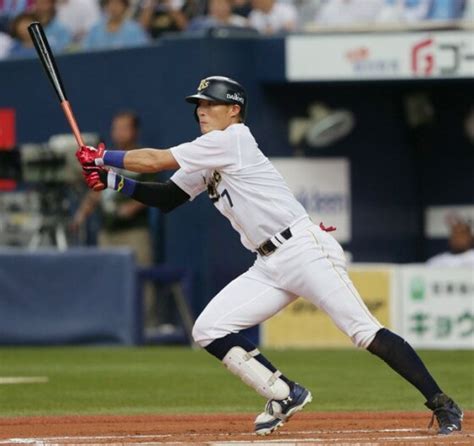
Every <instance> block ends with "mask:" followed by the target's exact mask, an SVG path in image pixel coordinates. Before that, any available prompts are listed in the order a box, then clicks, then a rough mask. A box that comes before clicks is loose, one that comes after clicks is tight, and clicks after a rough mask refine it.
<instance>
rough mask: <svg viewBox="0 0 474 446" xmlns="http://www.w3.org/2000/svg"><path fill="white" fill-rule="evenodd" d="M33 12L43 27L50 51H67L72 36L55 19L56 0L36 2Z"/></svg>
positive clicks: (39, 0) (38, 0) (37, 0)
mask: <svg viewBox="0 0 474 446" xmlns="http://www.w3.org/2000/svg"><path fill="white" fill-rule="evenodd" d="M33 12H34V13H35V15H36V17H37V18H38V21H39V22H40V23H41V24H42V25H43V28H44V32H45V34H46V37H47V38H48V42H49V44H50V46H51V48H52V50H53V51H55V52H61V51H64V50H65V49H67V48H68V46H69V45H70V44H71V42H72V35H71V33H70V32H69V31H68V29H67V28H66V27H65V26H64V25H63V24H62V23H61V22H59V20H58V19H57V17H56V0H36V1H35V3H34V5H33Z"/></svg>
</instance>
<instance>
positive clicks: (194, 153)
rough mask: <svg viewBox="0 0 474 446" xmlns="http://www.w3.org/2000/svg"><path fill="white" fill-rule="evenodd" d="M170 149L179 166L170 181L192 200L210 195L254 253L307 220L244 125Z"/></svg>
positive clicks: (300, 206)
mask: <svg viewBox="0 0 474 446" xmlns="http://www.w3.org/2000/svg"><path fill="white" fill-rule="evenodd" d="M170 150H171V152H172V154H173V156H174V158H175V159H176V161H177V162H178V164H179V166H180V169H179V170H178V171H177V172H175V174H174V175H173V176H172V177H171V180H172V181H173V182H174V183H175V184H176V185H177V186H178V187H180V188H181V189H183V190H184V191H185V192H186V193H187V194H188V195H189V196H190V197H191V200H192V199H194V198H195V197H196V196H197V195H199V194H200V193H201V192H203V191H205V190H207V193H208V195H209V198H210V199H211V200H212V202H213V203H214V205H215V206H216V208H217V209H218V210H219V211H220V212H221V213H222V214H223V215H224V216H225V217H227V218H228V219H229V221H230V223H231V224H232V226H233V228H234V229H235V230H236V231H237V232H238V233H239V234H240V239H241V241H242V244H243V245H244V246H245V247H246V248H247V249H249V250H251V251H255V250H256V248H258V247H259V246H260V245H261V244H262V243H263V242H265V241H266V240H268V239H269V238H271V237H273V236H274V235H275V234H277V233H278V232H281V231H282V230H284V229H285V228H287V227H288V226H290V225H291V224H293V223H295V222H297V221H298V220H300V219H303V218H306V217H307V213H306V211H305V209H304V208H303V206H302V205H301V204H300V203H299V202H298V201H297V200H296V198H295V197H294V195H293V194H292V193H291V191H290V189H289V188H288V186H287V185H286V183H285V180H284V179H283V177H282V176H281V175H280V173H279V172H278V171H277V170H276V169H275V167H274V166H273V165H272V163H271V162H270V161H269V160H268V158H267V157H266V156H265V155H264V154H263V153H262V152H261V151H260V149H259V148H258V145H257V142H256V141H255V139H254V137H253V136H252V134H251V133H250V130H249V128H248V127H246V126H245V125H244V124H232V125H230V126H229V127H227V128H226V129H225V130H213V131H211V132H209V133H206V134H204V135H202V136H200V137H199V138H196V139H195V140H194V141H192V142H188V143H184V144H180V145H178V146H175V147H172V148H171V149H170Z"/></svg>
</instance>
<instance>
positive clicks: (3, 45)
mask: <svg viewBox="0 0 474 446" xmlns="http://www.w3.org/2000/svg"><path fill="white" fill-rule="evenodd" d="M12 45H13V39H12V38H11V37H10V36H9V35H8V34H6V33H3V32H1V31H0V60H2V59H5V58H7V57H8V54H9V53H10V49H11V47H12Z"/></svg>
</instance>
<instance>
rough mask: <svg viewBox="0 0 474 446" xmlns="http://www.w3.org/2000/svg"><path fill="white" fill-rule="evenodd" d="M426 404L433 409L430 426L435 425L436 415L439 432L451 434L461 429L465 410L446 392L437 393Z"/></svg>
mask: <svg viewBox="0 0 474 446" xmlns="http://www.w3.org/2000/svg"><path fill="white" fill-rule="evenodd" d="M425 406H426V407H428V408H429V409H431V410H432V411H433V416H432V417H431V422H430V424H429V426H428V428H430V427H431V426H432V425H433V422H434V418H435V416H436V419H437V420H438V425H439V430H438V434H440V435H449V434H451V433H453V432H455V431H460V430H461V422H462V419H463V412H462V410H461V408H460V407H459V406H458V405H457V404H456V403H455V402H454V401H453V400H452V399H451V398H450V397H449V396H447V395H445V394H444V393H437V394H436V395H435V396H434V397H433V398H431V400H429V401H427V402H426V403H425Z"/></svg>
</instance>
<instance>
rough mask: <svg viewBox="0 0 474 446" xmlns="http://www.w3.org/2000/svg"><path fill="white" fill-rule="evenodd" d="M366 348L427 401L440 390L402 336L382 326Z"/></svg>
mask: <svg viewBox="0 0 474 446" xmlns="http://www.w3.org/2000/svg"><path fill="white" fill-rule="evenodd" d="M367 350H368V351H369V352H370V353H372V354H374V355H376V356H378V357H379V358H381V359H383V360H384V361H385V362H386V363H387V364H388V365H389V366H390V367H391V368H392V369H393V370H395V371H396V372H397V373H398V374H399V375H401V376H402V377H403V378H405V379H406V380H407V381H408V382H410V383H411V384H413V385H414V386H415V387H416V388H417V389H418V390H419V391H420V392H421V393H422V394H423V395H424V396H425V398H426V399H427V400H428V401H429V400H431V398H433V396H434V395H435V394H437V393H440V392H441V389H440V388H439V386H438V384H437V383H436V381H435V380H434V379H433V377H432V376H431V374H430V372H428V370H427V369H426V367H425V365H424V364H423V361H422V360H421V358H420V357H419V356H418V354H417V353H416V352H415V350H413V348H412V347H411V346H410V344H408V342H406V341H405V340H404V339H403V338H401V337H400V336H398V335H396V334H395V333H392V332H391V331H390V330H387V329H386V328H382V329H381V330H379V331H378V332H377V334H376V335H375V338H374V340H373V341H372V342H371V344H370V345H369V346H368V347H367Z"/></svg>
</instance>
